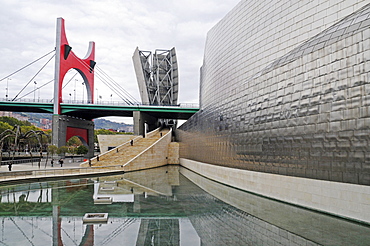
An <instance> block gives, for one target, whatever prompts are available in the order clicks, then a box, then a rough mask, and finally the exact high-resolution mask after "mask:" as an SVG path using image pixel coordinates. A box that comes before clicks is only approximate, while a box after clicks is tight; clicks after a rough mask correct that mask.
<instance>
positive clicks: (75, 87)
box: [73, 79, 78, 101]
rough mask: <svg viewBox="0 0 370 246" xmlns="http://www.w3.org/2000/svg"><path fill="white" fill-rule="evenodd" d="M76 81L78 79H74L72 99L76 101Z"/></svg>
mask: <svg viewBox="0 0 370 246" xmlns="http://www.w3.org/2000/svg"><path fill="white" fill-rule="evenodd" d="M77 81H78V79H75V88H74V90H73V91H74V99H73V100H74V101H76V82H77Z"/></svg>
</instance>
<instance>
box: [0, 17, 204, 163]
mask: <svg viewBox="0 0 370 246" xmlns="http://www.w3.org/2000/svg"><path fill="white" fill-rule="evenodd" d="M55 47H56V48H55V50H54V51H51V52H49V53H48V54H46V55H45V56H47V55H49V54H54V55H53V56H52V57H51V58H50V59H49V60H48V62H50V61H51V60H52V58H54V57H55V69H54V79H52V80H50V81H49V82H47V83H46V84H49V83H54V92H53V97H52V99H51V100H50V99H48V100H46V99H40V98H38V99H36V97H35V92H36V84H37V83H36V81H33V80H34V78H35V76H36V75H37V74H38V73H39V72H40V71H39V72H38V73H37V74H36V75H35V76H34V77H32V78H31V79H30V80H29V81H28V83H27V84H26V85H25V86H24V87H23V88H22V90H21V91H20V92H19V93H18V94H17V95H16V96H15V97H14V98H10V97H9V95H8V94H9V88H8V87H9V85H8V83H9V80H11V79H10V76H12V75H14V74H15V73H17V72H18V71H20V70H22V69H23V68H22V69H19V70H18V71H16V72H14V73H11V74H10V75H8V76H6V77H4V78H1V79H0V82H2V81H6V90H5V91H6V97H5V98H3V99H0V111H11V112H34V113H50V114H52V115H53V120H52V130H53V136H52V144H53V145H55V146H57V147H60V146H64V145H65V144H66V142H67V140H68V139H69V138H71V137H72V136H77V137H78V138H80V140H81V141H82V142H83V143H84V145H86V146H87V147H88V148H89V152H88V153H87V156H88V157H92V156H93V155H94V123H93V121H92V120H93V119H95V118H99V117H106V116H122V117H133V121H134V134H136V135H143V136H145V134H146V132H148V131H151V130H154V129H156V128H158V127H161V126H172V127H173V126H175V125H176V121H177V120H187V119H189V118H190V117H191V116H192V115H193V114H194V113H196V112H197V111H198V110H199V107H198V105H196V104H179V103H177V98H178V88H179V87H178V68H177V58H176V52H175V48H172V49H171V50H156V51H155V52H154V53H152V52H149V51H140V50H139V49H138V48H136V50H135V52H134V55H133V57H132V59H133V63H134V68H135V73H136V78H137V82H138V86H139V91H140V96H141V102H138V101H137V100H136V99H134V98H133V97H132V96H131V95H130V94H129V93H128V92H127V91H126V90H125V89H124V88H122V87H121V85H120V84H119V83H116V82H114V81H113V80H112V79H111V78H110V77H109V76H108V75H107V74H106V73H105V72H104V71H101V69H100V68H99V67H98V66H96V61H95V43H94V42H90V43H89V48H88V52H87V54H86V56H85V57H84V58H83V59H81V58H79V57H77V56H76V55H75V54H74V52H73V51H72V47H71V46H70V45H69V43H68V40H67V36H66V32H65V24H64V19H62V18H58V19H57V30H56V45H55ZM45 56H43V57H45ZM43 57H41V58H43ZM41 58H39V59H37V60H40V59H41ZM48 62H47V63H48ZM33 63H34V62H32V63H31V64H33ZM31 64H29V65H31ZM29 65H27V66H29ZM27 66H25V67H27ZM45 66H46V64H45V65H44V66H43V68H44V67H45ZM25 67H24V68H25ZM43 68H42V69H43ZM70 70H75V71H76V75H77V74H79V75H80V76H81V77H82V79H83V83H82V85H83V86H84V91H86V100H63V96H62V93H63V89H64V87H65V85H66V84H68V83H69V82H70V81H68V82H66V81H65V80H66V77H65V76H66V74H67V72H69V71H70ZM96 72H99V73H96ZM95 75H97V77H98V78H99V79H101V80H102V81H103V83H104V84H105V86H106V87H107V88H106V89H110V90H111V91H113V92H114V93H115V94H117V95H118V96H119V97H120V98H121V99H122V101H120V102H116V101H115V102H113V101H112V100H111V101H102V100H94V98H99V97H94V91H95V90H94V78H95ZM72 79H73V77H72ZM72 79H71V80H72ZM32 82H33V83H32ZM46 84H45V85H46ZM30 85H31V86H32V85H34V90H33V91H31V92H30V93H33V94H34V98H33V100H32V99H27V98H24V96H23V97H22V96H20V94H21V93H22V92H23V91H24V89H25V88H26V87H27V86H30ZM45 85H42V86H38V88H37V89H40V88H41V87H43V86H45ZM63 86H64V87H63ZM96 90H97V89H96ZM30 93H28V94H30ZM83 93H85V92H83ZM28 94H26V95H28ZM69 95H70V96H71V94H69ZM83 95H84V94H83ZM100 99H101V97H100Z"/></svg>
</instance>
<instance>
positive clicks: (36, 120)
mask: <svg viewBox="0 0 370 246" xmlns="http://www.w3.org/2000/svg"><path fill="white" fill-rule="evenodd" d="M13 114H18V115H21V116H22V117H28V121H29V122H30V123H32V124H34V125H36V126H37V127H41V126H42V125H41V119H48V120H50V122H51V120H52V116H53V115H52V114H42V113H17V112H14V113H13ZM94 124H95V129H113V130H116V131H124V132H132V131H133V125H130V124H125V123H117V122H113V121H110V120H105V119H95V120H94Z"/></svg>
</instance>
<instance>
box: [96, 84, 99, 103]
mask: <svg viewBox="0 0 370 246" xmlns="http://www.w3.org/2000/svg"><path fill="white" fill-rule="evenodd" d="M98 102H99V91H98V88H96V103H98Z"/></svg>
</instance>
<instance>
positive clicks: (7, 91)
mask: <svg viewBox="0 0 370 246" xmlns="http://www.w3.org/2000/svg"><path fill="white" fill-rule="evenodd" d="M9 80H12V79H9V78H7V80H6V94H5V98H6V100H7V101H8V95H9Z"/></svg>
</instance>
